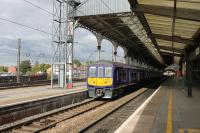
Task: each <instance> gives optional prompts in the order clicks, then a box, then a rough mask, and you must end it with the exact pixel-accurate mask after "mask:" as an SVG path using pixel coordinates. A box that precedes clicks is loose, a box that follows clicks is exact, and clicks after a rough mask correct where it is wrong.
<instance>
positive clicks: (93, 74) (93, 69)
mask: <svg viewBox="0 0 200 133" xmlns="http://www.w3.org/2000/svg"><path fill="white" fill-rule="evenodd" d="M89 77H96V67H95V66H91V67H90V68H89Z"/></svg>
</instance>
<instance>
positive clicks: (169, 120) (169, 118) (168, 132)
mask: <svg viewBox="0 0 200 133" xmlns="http://www.w3.org/2000/svg"><path fill="white" fill-rule="evenodd" d="M166 133H172V89H170V92H169V99H168V114H167V129H166Z"/></svg>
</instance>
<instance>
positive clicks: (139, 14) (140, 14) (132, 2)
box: [128, 0, 161, 62]
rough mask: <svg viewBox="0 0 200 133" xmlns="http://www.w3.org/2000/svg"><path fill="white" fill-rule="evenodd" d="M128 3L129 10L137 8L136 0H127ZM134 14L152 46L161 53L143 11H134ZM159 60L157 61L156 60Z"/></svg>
mask: <svg viewBox="0 0 200 133" xmlns="http://www.w3.org/2000/svg"><path fill="white" fill-rule="evenodd" d="M128 1H129V3H130V6H131V10H132V12H134V11H135V9H137V8H138V5H139V4H138V2H137V0H128ZM135 14H136V16H137V17H138V19H139V20H140V22H141V24H142V25H143V27H144V29H145V30H146V32H147V34H148V36H149V37H150V39H151V41H152V43H153V44H154V46H155V47H156V49H157V50H158V53H159V54H160V55H161V53H160V49H159V47H158V44H157V41H156V39H155V38H154V37H153V36H152V31H151V28H150V26H149V23H148V22H147V20H146V17H145V16H144V14H143V12H137V13H135ZM158 62H159V61H158Z"/></svg>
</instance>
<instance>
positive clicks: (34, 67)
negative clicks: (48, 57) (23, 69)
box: [32, 64, 40, 73]
mask: <svg viewBox="0 0 200 133" xmlns="http://www.w3.org/2000/svg"><path fill="white" fill-rule="evenodd" d="M39 71H40V65H39V64H35V65H34V66H33V67H32V72H33V73H37V72H39Z"/></svg>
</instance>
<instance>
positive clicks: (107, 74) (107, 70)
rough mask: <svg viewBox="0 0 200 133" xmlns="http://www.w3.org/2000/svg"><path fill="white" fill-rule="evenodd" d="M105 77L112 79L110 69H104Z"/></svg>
mask: <svg viewBox="0 0 200 133" xmlns="http://www.w3.org/2000/svg"><path fill="white" fill-rule="evenodd" d="M105 77H112V67H105Z"/></svg>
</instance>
